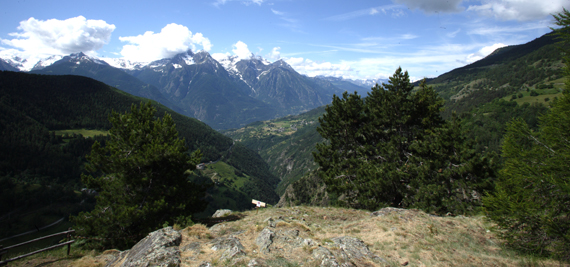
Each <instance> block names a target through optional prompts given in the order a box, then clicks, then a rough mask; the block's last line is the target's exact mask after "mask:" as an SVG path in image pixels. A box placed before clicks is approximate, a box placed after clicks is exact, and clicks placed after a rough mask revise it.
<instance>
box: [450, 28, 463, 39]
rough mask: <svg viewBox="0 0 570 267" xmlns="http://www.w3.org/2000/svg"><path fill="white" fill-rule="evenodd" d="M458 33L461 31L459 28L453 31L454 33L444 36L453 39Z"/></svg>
mask: <svg viewBox="0 0 570 267" xmlns="http://www.w3.org/2000/svg"><path fill="white" fill-rule="evenodd" d="M460 31H461V28H460V29H457V30H456V31H454V32H450V33H448V34H446V36H447V37H449V38H455V36H457V34H458V33H459V32H460Z"/></svg>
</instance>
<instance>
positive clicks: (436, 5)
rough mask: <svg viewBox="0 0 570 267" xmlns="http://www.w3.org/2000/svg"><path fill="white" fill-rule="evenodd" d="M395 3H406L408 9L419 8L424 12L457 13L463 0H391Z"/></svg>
mask: <svg viewBox="0 0 570 267" xmlns="http://www.w3.org/2000/svg"><path fill="white" fill-rule="evenodd" d="M392 1H393V2H394V3H396V4H402V5H406V6H407V7H408V8H410V9H420V10H422V11H424V12H425V13H434V12H441V13H457V12H461V11H463V10H464V8H463V7H462V6H460V5H459V4H461V2H462V1H463V0H446V1H442V0H392Z"/></svg>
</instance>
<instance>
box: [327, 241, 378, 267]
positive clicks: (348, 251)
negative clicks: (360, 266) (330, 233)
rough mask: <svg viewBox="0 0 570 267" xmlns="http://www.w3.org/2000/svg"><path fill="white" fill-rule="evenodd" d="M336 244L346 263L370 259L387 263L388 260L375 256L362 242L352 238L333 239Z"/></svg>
mask: <svg viewBox="0 0 570 267" xmlns="http://www.w3.org/2000/svg"><path fill="white" fill-rule="evenodd" d="M332 241H333V242H334V244H335V245H336V246H338V247H339V248H340V253H339V254H340V256H341V257H342V258H343V259H344V260H345V261H350V260H351V259H359V260H360V259H370V260H372V261H375V262H383V263H387V261H386V260H384V259H382V258H380V257H378V256H376V255H374V253H372V252H371V251H370V250H369V249H368V246H366V244H364V242H362V240H360V239H358V238H355V237H350V236H341V237H335V238H333V239H332Z"/></svg>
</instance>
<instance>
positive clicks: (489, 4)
mask: <svg viewBox="0 0 570 267" xmlns="http://www.w3.org/2000/svg"><path fill="white" fill-rule="evenodd" d="M481 2H482V3H481V5H470V6H469V8H467V10H468V11H475V12H477V13H479V14H481V15H484V16H488V17H494V18H496V19H500V20H518V21H528V20H535V19H541V18H544V17H547V16H550V15H551V14H554V13H558V12H561V11H562V8H563V7H566V8H568V7H569V6H570V4H569V3H568V1H567V0H551V1H544V0H526V1H520V0H482V1H481Z"/></svg>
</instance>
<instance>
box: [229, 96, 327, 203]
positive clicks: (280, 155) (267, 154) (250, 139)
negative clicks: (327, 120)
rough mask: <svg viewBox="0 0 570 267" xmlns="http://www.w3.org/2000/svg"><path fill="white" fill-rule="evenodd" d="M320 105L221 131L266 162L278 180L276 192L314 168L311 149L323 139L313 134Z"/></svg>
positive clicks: (319, 113) (321, 110) (281, 190)
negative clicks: (311, 108)
mask: <svg viewBox="0 0 570 267" xmlns="http://www.w3.org/2000/svg"><path fill="white" fill-rule="evenodd" d="M323 113H324V107H319V108H316V109H313V110H311V111H309V112H306V113H303V114H300V115H295V116H287V117H284V118H280V119H275V120H270V121H261V122H255V123H251V124H248V125H247V126H246V127H244V128H240V129H232V130H226V131H223V133H224V134H225V135H227V136H229V137H231V138H233V139H234V140H236V141H238V142H241V143H242V144H243V145H244V146H246V147H248V148H250V149H252V150H254V151H257V152H258V153H259V155H260V156H261V157H262V158H263V159H264V160H265V161H266V162H267V163H268V164H269V166H270V170H271V172H272V173H273V174H274V175H275V176H277V177H279V179H280V180H281V181H280V182H279V185H278V186H277V193H278V194H279V195H281V194H283V192H285V189H286V188H287V186H288V185H289V184H291V183H293V182H295V181H297V180H298V179H300V178H301V177H302V176H303V175H304V174H305V173H306V172H308V171H310V170H313V169H315V168H316V167H317V166H316V165H315V163H314V162H313V156H312V152H313V151H314V147H315V144H316V143H318V142H322V141H323V139H322V138H321V136H320V135H319V133H317V131H316V128H317V126H318V125H319V123H318V117H319V116H321V115H322V114H323Z"/></svg>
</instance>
